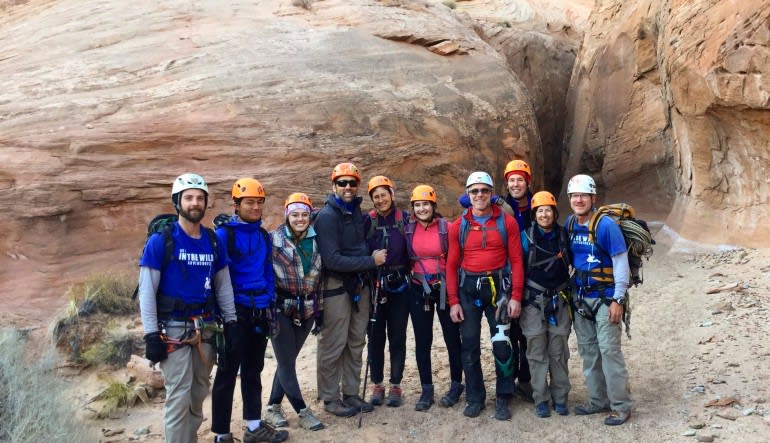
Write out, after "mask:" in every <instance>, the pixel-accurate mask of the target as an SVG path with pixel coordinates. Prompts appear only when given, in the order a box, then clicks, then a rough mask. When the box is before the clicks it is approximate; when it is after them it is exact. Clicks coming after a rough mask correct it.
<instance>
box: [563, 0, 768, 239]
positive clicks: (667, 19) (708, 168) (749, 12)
mask: <svg viewBox="0 0 770 443" xmlns="http://www.w3.org/2000/svg"><path fill="white" fill-rule="evenodd" d="M769 16H770V2H767V1H749V2H735V1H727V2H717V1H704V0H701V1H695V2H692V1H688V2H685V1H669V2H663V1H657V0H644V1H639V2H623V1H619V0H606V1H600V2H598V3H597V8H596V9H595V11H594V13H593V14H592V16H591V18H590V20H589V24H588V25H587V27H586V35H585V39H584V42H583V47H582V50H581V53H580V55H579V57H578V60H577V62H576V65H575V69H574V72H573V76H572V80H571V85H570V103H569V105H568V109H569V110H570V116H569V117H568V120H567V135H566V137H565V140H566V152H565V154H566V155H567V157H568V161H567V168H566V173H565V179H568V178H569V176H571V175H573V174H575V173H578V172H587V173H590V174H593V175H594V176H595V177H596V178H597V179H598V181H599V184H600V188H601V189H602V192H603V193H604V194H605V195H604V197H605V200H621V199H622V200H627V201H630V202H631V203H633V204H634V205H635V206H637V207H639V208H640V209H642V210H643V211H647V212H648V213H652V214H656V215H658V216H660V217H662V218H665V219H666V221H667V222H668V223H669V225H671V226H672V227H673V228H674V229H676V230H677V231H679V232H680V234H682V235H683V236H685V237H687V238H689V239H692V240H696V241H705V242H711V243H733V244H740V245H749V246H768V245H770V230H768V229H767V227H766V226H765V220H766V219H767V217H768V215H770V214H769V212H770V211H769V210H768V179H767V171H768V168H770V155H769V154H768V152H770V150H768V135H767V134H768V131H769V130H770V126H768V123H767V122H768V113H767V110H768V98H767V97H768V92H769V90H770V86H768V80H767V76H766V75H765V74H766V73H765V72H764V70H767V69H768V68H767V67H768V64H767V62H766V61H767V54H768V40H769V39H770V29H769V28H768V17H769Z"/></svg>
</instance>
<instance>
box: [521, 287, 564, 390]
mask: <svg viewBox="0 0 770 443" xmlns="http://www.w3.org/2000/svg"><path fill="white" fill-rule="evenodd" d="M549 300H550V297H548V300H544V297H543V294H539V295H538V296H537V297H536V298H535V304H529V305H527V306H525V307H524V309H522V311H521V317H520V318H519V325H520V326H521V330H522V332H523V333H524V336H525V337H526V338H527V361H529V369H530V372H531V374H532V397H533V398H534V400H535V404H540V403H542V402H544V401H549V400H553V402H554V403H559V404H563V405H566V404H567V397H568V396H569V391H570V389H571V388H572V385H571V384H570V382H569V366H568V361H569V345H568V343H567V342H568V340H569V334H570V332H571V328H572V321H571V320H570V318H569V310H568V306H567V305H566V303H564V302H563V301H562V300H559V302H558V306H559V308H558V310H557V311H556V315H555V317H556V325H551V324H549V323H548V322H547V320H546V319H545V317H544V316H543V310H542V307H543V306H544V303H546V302H547V301H549ZM549 372H550V374H551V382H550V384H549V383H548V373H549Z"/></svg>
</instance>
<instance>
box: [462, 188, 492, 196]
mask: <svg viewBox="0 0 770 443" xmlns="http://www.w3.org/2000/svg"><path fill="white" fill-rule="evenodd" d="M491 193H492V190H491V189H489V188H475V189H468V194H471V195H478V194H491Z"/></svg>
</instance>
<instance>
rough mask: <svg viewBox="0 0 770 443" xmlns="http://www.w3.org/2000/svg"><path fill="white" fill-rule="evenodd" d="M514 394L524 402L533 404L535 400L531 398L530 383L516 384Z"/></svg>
mask: <svg viewBox="0 0 770 443" xmlns="http://www.w3.org/2000/svg"><path fill="white" fill-rule="evenodd" d="M514 392H515V393H516V394H517V395H518V396H519V397H521V398H523V399H524V400H526V401H528V402H530V403H534V402H535V399H534V398H533V397H532V383H530V382H528V381H527V382H524V383H521V382H519V383H516V387H515V388H514Z"/></svg>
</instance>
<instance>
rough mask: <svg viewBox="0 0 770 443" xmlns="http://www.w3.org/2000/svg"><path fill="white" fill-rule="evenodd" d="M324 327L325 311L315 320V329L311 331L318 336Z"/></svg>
mask: <svg viewBox="0 0 770 443" xmlns="http://www.w3.org/2000/svg"><path fill="white" fill-rule="evenodd" d="M323 325H324V313H323V311H321V312H319V313H318V316H317V317H316V318H315V326H313V329H312V330H311V331H310V333H311V334H313V335H318V333H319V332H321V327H322V326H323Z"/></svg>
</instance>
